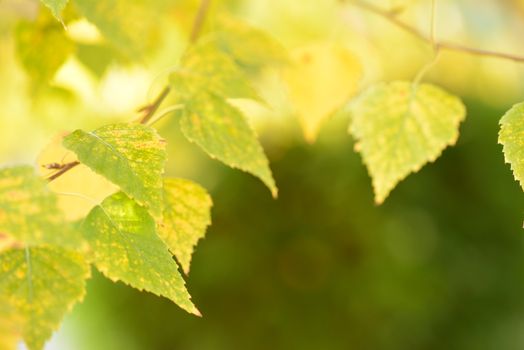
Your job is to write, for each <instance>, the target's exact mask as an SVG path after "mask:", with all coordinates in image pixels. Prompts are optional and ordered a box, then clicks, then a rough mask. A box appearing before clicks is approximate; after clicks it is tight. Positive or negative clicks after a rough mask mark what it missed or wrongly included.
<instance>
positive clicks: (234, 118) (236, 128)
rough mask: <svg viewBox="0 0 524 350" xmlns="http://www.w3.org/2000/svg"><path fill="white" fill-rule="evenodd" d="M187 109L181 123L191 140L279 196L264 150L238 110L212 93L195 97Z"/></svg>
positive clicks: (212, 155)
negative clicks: (253, 176) (250, 175)
mask: <svg viewBox="0 0 524 350" xmlns="http://www.w3.org/2000/svg"><path fill="white" fill-rule="evenodd" d="M186 109H187V110H186V111H185V113H184V116H183V117H182V118H181V120H180V124H181V130H182V132H183V133H184V135H185V136H186V138H187V139H188V140H190V141H192V142H194V143H196V144H197V145H199V146H200V147H201V148H202V149H203V150H204V151H205V152H206V153H207V154H209V155H210V156H211V157H212V158H216V159H218V160H220V161H222V162H224V163H225V164H227V165H229V166H231V167H233V168H238V169H241V170H244V171H246V172H248V173H251V174H253V175H255V176H257V177H258V178H260V179H261V180H262V181H263V182H264V183H265V184H266V186H267V187H268V188H269V189H270V190H271V193H272V194H273V196H276V195H277V188H276V185H275V180H274V179H273V175H272V174H271V170H270V169H269V162H268V160H267V158H266V155H265V154H264V150H263V149H262V146H261V145H260V143H259V142H258V139H257V137H256V134H255V132H254V131H253V130H252V129H251V127H250V125H249V124H248V122H247V121H246V119H245V117H244V116H243V115H242V113H241V112H240V111H239V110H238V109H236V108H235V107H233V106H231V105H230V104H229V103H228V102H226V101H225V100H224V99H222V98H220V97H218V96H215V95H213V94H209V93H201V94H199V95H195V96H194V97H193V98H192V99H191V100H189V101H187V105H186Z"/></svg>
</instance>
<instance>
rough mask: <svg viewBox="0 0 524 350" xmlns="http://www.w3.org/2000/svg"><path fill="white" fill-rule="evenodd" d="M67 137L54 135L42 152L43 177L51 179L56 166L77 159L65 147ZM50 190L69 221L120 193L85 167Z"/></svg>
mask: <svg viewBox="0 0 524 350" xmlns="http://www.w3.org/2000/svg"><path fill="white" fill-rule="evenodd" d="M65 135H66V134H65V133H64V134H59V135H57V136H55V137H54V138H53V140H52V141H51V142H50V143H49V144H48V145H47V147H46V148H44V150H43V151H42V152H41V153H40V155H39V157H38V160H37V162H38V166H39V170H40V172H41V174H42V175H44V176H46V177H47V176H51V175H52V174H54V173H56V172H57V171H58V170H57V169H54V168H56V167H57V166H59V165H61V164H66V163H70V162H74V161H77V160H78V159H77V157H76V155H75V154H74V153H73V152H71V151H69V150H67V149H66V148H64V147H63V146H62V139H63V137H64V136H65ZM50 168H51V169H50ZM49 188H50V189H51V190H52V191H53V192H55V193H57V195H58V206H59V208H60V209H61V210H62V211H63V212H64V215H65V217H66V219H67V220H70V221H74V220H77V219H80V218H83V217H85V216H86V215H87V214H88V213H89V211H90V210H91V209H93V207H95V206H96V205H98V204H99V203H101V202H102V201H103V200H104V199H105V198H106V197H107V196H109V195H110V194H112V193H114V192H116V191H117V190H118V186H116V185H114V184H113V183H112V182H110V181H109V180H106V179H105V178H104V177H103V176H100V175H98V174H97V173H95V172H94V171H92V170H91V169H89V168H88V167H87V166H85V165H83V164H80V165H77V166H75V167H74V168H72V169H71V170H69V171H68V172H66V173H64V175H62V176H60V177H58V178H56V179H55V180H53V181H51V182H50V183H49Z"/></svg>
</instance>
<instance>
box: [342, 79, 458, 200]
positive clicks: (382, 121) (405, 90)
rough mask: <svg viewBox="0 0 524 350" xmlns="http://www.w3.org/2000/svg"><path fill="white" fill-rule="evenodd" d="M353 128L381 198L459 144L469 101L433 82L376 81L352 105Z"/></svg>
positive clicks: (377, 197)
mask: <svg viewBox="0 0 524 350" xmlns="http://www.w3.org/2000/svg"><path fill="white" fill-rule="evenodd" d="M351 109H352V115H353V120H352V123H351V127H350V131H351V133H352V134H353V136H354V137H355V139H356V141H357V143H356V145H355V149H356V150H358V151H359V152H360V153H361V155H362V158H363V160H364V163H365V164H366V166H367V168H368V171H369V173H370V175H371V177H372V178H373V188H374V190H375V202H376V203H378V204H380V203H382V202H383V201H384V199H385V198H386V197H387V196H388V194H389V193H390V192H391V190H392V189H393V188H394V187H395V186H396V184H397V183H398V182H399V181H401V180H403V179H404V178H405V177H406V176H407V175H409V174H410V173H412V172H417V171H418V170H419V169H420V168H421V167H422V166H424V165H425V164H426V163H428V162H433V161H435V160H436V159H437V158H438V157H439V156H440V154H441V153H442V151H443V150H444V149H445V148H446V147H447V146H449V145H453V144H455V142H456V141H457V139H458V135H459V125H460V122H461V121H463V120H464V118H465V114H466V112H465V107H464V105H463V104H462V102H461V101H460V99H459V98H457V97H455V96H453V95H450V94H448V93H447V92H445V91H444V90H442V89H440V88H438V87H436V86H433V85H428V84H422V85H419V86H418V87H414V85H413V84H411V83H410V82H403V81H397V82H392V83H381V84H378V85H375V86H372V87H371V88H369V89H368V90H367V91H365V92H364V93H363V94H362V96H361V97H360V98H358V99H357V100H356V101H355V103H354V104H353V106H352V108H351Z"/></svg>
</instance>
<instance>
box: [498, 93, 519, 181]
mask: <svg viewBox="0 0 524 350" xmlns="http://www.w3.org/2000/svg"><path fill="white" fill-rule="evenodd" d="M500 125H501V127H500V132H499V143H500V144H502V146H503V150H504V158H505V160H506V163H509V164H510V165H511V170H512V171H513V176H515V179H516V180H517V181H518V182H519V183H520V186H521V187H522V189H524V103H518V104H516V105H514V106H513V107H512V108H511V109H510V110H509V111H507V112H506V114H504V116H503V117H502V119H501V120H500Z"/></svg>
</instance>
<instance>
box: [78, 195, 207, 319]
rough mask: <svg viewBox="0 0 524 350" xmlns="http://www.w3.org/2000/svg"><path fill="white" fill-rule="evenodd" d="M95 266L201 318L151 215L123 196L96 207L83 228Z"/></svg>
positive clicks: (113, 196)
mask: <svg viewBox="0 0 524 350" xmlns="http://www.w3.org/2000/svg"><path fill="white" fill-rule="evenodd" d="M82 230H83V231H84V232H85V235H86V238H87V239H88V241H89V242H90V243H91V244H92V247H93V254H94V264H95V265H96V267H97V268H98V269H99V270H100V271H101V272H102V273H103V274H105V275H106V276H107V277H109V278H110V279H112V280H113V281H122V282H125V283H127V284H129V285H130V286H132V287H134V288H137V289H139V290H147V291H149V292H152V293H154V294H157V295H160V296H164V297H166V298H169V299H171V300H172V301H173V302H175V303H176V304H177V305H178V306H180V307H181V308H183V309H184V310H186V311H187V312H190V313H193V314H195V315H198V314H199V312H198V310H197V309H196V308H195V306H194V305H193V303H192V302H191V299H190V296H189V293H188V292H187V290H186V287H185V282H184V280H183V278H182V276H181V275H180V273H179V272H178V267H177V265H176V263H175V261H174V260H173V258H172V256H171V254H170V253H169V251H168V247H167V246H166V245H165V244H164V242H162V240H161V239H160V237H159V236H158V235H157V233H156V224H155V221H154V220H153V218H152V217H151V216H150V215H149V214H148V212H147V211H146V210H145V209H144V208H142V207H140V206H139V205H138V204H136V203H135V202H134V201H133V200H131V199H130V198H128V197H127V196H126V195H125V194H124V193H122V192H119V193H116V194H114V195H112V196H111V197H108V198H107V199H106V200H105V201H104V202H103V203H102V204H101V205H100V206H97V207H95V208H94V209H93V210H92V211H91V213H89V215H88V216H87V218H86V219H85V221H84V223H83V224H82Z"/></svg>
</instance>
